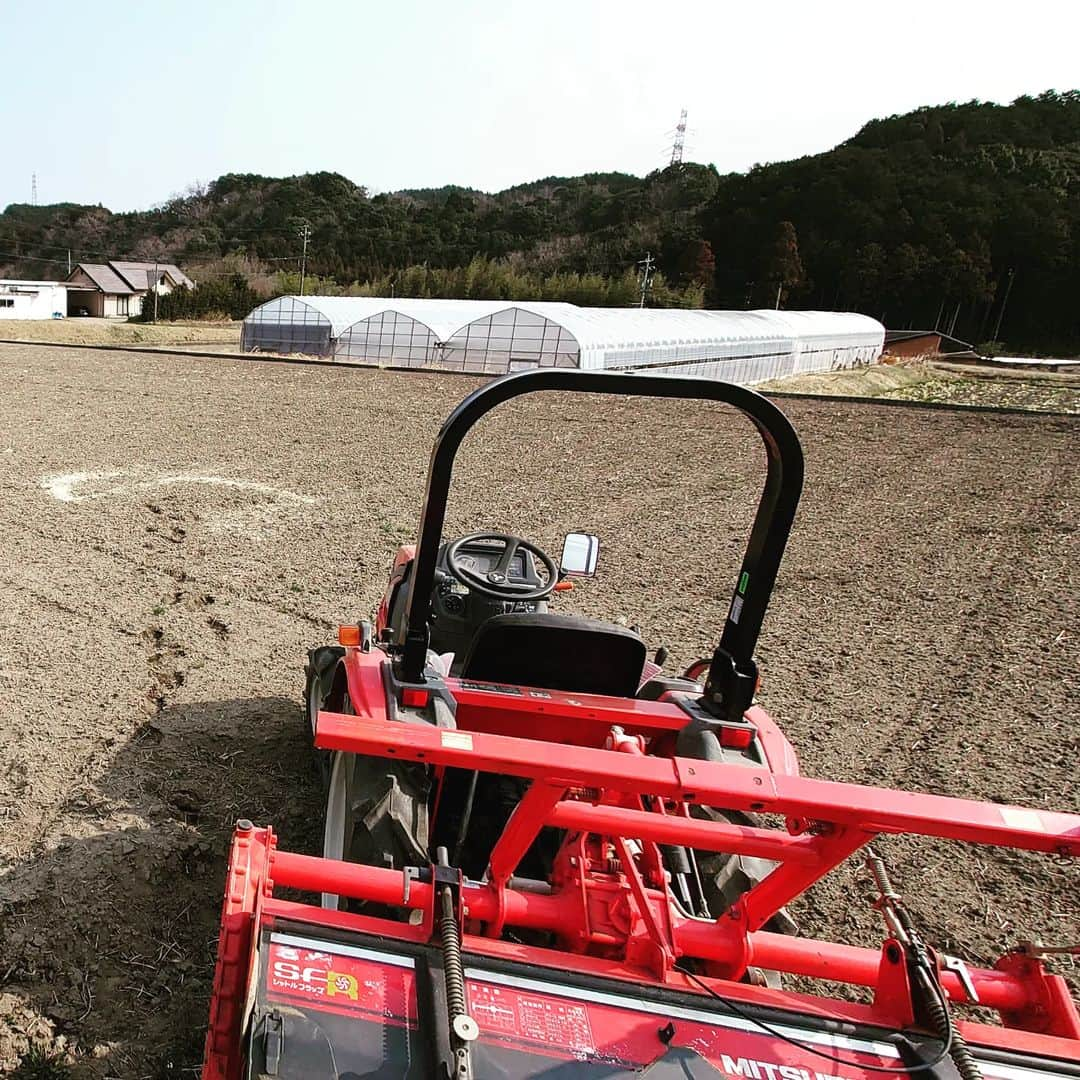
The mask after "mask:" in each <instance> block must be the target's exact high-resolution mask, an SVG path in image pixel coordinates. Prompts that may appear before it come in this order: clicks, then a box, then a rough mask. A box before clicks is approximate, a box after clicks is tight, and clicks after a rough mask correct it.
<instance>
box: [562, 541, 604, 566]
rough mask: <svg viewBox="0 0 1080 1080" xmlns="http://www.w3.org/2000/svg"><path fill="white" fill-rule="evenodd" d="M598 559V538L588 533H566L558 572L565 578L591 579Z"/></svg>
mask: <svg viewBox="0 0 1080 1080" xmlns="http://www.w3.org/2000/svg"><path fill="white" fill-rule="evenodd" d="M599 558H600V538H599V537H598V536H590V535H589V534H588V533H568V534H567V536H566V540H565V541H563V549H562V559H561V560H560V570H561V571H562V573H563V574H564V575H565V576H566V577H592V576H593V575H594V574H595V573H596V563H597V560H598V559H599Z"/></svg>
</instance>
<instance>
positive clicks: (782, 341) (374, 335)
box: [243, 296, 885, 383]
mask: <svg viewBox="0 0 1080 1080" xmlns="http://www.w3.org/2000/svg"><path fill="white" fill-rule="evenodd" d="M884 337H885V330H884V327H883V326H882V325H881V324H880V323H879V322H877V321H876V320H875V319H871V318H869V317H868V316H865V315H858V314H854V313H851V312H820V311H688V310H682V309H677V308H665V309H656V308H646V309H640V308H582V307H578V306H576V305H575V304H566V303H554V302H552V303H548V302H525V301H513V302H508V301H502V300H414V299H386V298H378V297H314V296H309V297H279V298H278V299H277V300H272V301H270V302H269V303H267V304H263V305H262V306H261V307H259V308H256V309H255V311H253V312H252V313H251V315H249V316H248V318H247V319H246V320H245V321H244V331H243V347H244V348H245V349H246V350H248V351H251V350H254V349H261V350H266V351H276V352H305V353H309V354H312V355H319V356H327V355H333V356H334V358H336V359H342V360H350V361H352V362H359V363H372V364H379V365H387V366H404V367H432V368H438V369H450V370H457V371H469V372H476V373H478V374H491V375H497V374H501V373H503V372H506V371H513V370H518V369H521V368H530V367H550V366H557V367H581V368H587V369H592V370H605V369H607V370H619V371H642V372H646V371H647V372H649V373H650V374H672V375H690V376H698V377H703V378H720V379H725V380H728V381H731V382H742V383H751V382H762V381H765V380H768V379H776V378H783V377H785V376H788V375H796V374H802V373H806V372H812V371H829V370H834V369H837V368H844V367H853V366H856V365H860V364H868V363H873V362H875V361H876V360H877V359H878V358H879V357H880V355H881V349H882V345H883V343H884Z"/></svg>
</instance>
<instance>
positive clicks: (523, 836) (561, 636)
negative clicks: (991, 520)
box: [203, 369, 1080, 1080]
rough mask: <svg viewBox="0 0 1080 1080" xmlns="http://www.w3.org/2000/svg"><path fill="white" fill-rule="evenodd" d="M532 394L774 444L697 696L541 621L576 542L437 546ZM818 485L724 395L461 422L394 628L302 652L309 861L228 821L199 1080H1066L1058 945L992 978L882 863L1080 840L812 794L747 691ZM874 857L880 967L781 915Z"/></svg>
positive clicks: (352, 632)
mask: <svg viewBox="0 0 1080 1080" xmlns="http://www.w3.org/2000/svg"><path fill="white" fill-rule="evenodd" d="M545 390H557V391H576V392H582V393H594V394H627V395H636V396H650V397H656V398H699V399H705V400H711V401H718V402H723V403H727V404H729V405H732V406H734V407H735V408H737V409H739V410H740V411H741V412H743V413H744V414H745V415H746V416H747V417H748V418H749V419H750V420H751V421H752V423H753V424H754V426H755V427H756V428H757V430H758V432H759V433H760V435H761V438H762V441H763V443H764V445H765V451H766V456H767V462H768V471H767V477H766V481H765V487H764V491H763V493H762V495H761V499H760V503H759V505H758V510H757V515H756V518H755V520H754V523H753V526H752V529H751V533H750V538H749V542H748V545H747V549H746V554H745V556H744V559H743V563H742V567H741V569H740V571H739V576H738V578H737V582H736V585H735V589H734V592H733V595H732V601H731V606H730V608H729V610H728V615H727V619H726V621H725V624H724V629H723V633H722V635H721V638H720V642H719V645H718V646H717V648H716V650H715V652H714V653H713V655H712V657H711V658H709V659H708V660H706V661H702V662H701V663H699V664H696V665H694V666H693V667H691V669H690V670H689V671H687V672H686V673H685V674H684V675H682V676H681V677H670V676H668V675H665V674H664V673H663V671H662V666H661V665H662V661H663V657H662V656H661V655H657V656H656V657H655V658H654V659H653V660H649V658H648V654H647V649H646V645H645V643H644V642H643V641H642V640H641V638H640V637H639V636H638V634H637V633H636V632H635V631H633V630H631V629H628V628H626V627H624V626H617V625H613V624H608V623H603V622H598V621H595V620H591V619H585V618H581V617H578V616H574V615H567V614H556V613H554V612H552V611H550V610H549V607H548V604H549V600H550V599H551V597H552V596H553V594H554V593H555V592H559V591H562V590H563V589H565V588H566V585H567V581H568V579H569V578H571V577H572V576H574V575H588V574H591V573H593V572H594V571H595V569H596V564H597V556H598V542H597V540H596V538H595V537H592V536H589V535H586V534H573V535H571V536H570V537H568V538H567V542H566V545H565V547H564V551H563V555H562V559H561V560H560V565H556V563H555V562H554V560H553V559H552V558H551V557H550V556H549V555H548V554H547V553H545V552H544V551H542V550H541V549H540V548H538V547H537V546H536V545H535V544H533V543H531V542H530V541H528V540H526V539H524V538H522V537H519V536H511V535H507V534H503V533H491V532H486V533H474V534H472V535H470V536H465V537H462V538H460V539H457V540H454V541H453V542H451V543H446V542H444V540H443V535H442V533H443V524H444V518H445V512H446V501H447V495H448V491H449V486H450V478H451V471H452V468H453V463H454V457H455V454H456V452H457V450H458V447H459V446H460V444H461V441H462V438H463V437H464V436H465V434H466V432H467V431H468V430H469V429H470V428H471V427H472V425H473V424H474V423H476V421H477V420H479V419H480V418H481V417H482V416H483V415H484V414H486V413H487V412H488V411H489V410H490V409H492V408H493V407H494V406H496V405H498V404H499V403H501V402H504V401H506V400H507V399H509V398H512V397H516V396H518V395H521V394H528V393H532V392H536V391H545ZM802 479H803V458H802V450H801V447H800V445H799V441H798V438H797V436H796V434H795V431H794V430H793V428H792V427H791V425H790V423H789V422H788V420H787V419H786V417H785V416H784V415H783V413H782V412H780V411H779V409H777V408H776V406H774V405H773V404H771V403H770V402H769V401H768V400H766V399H765V398H763V397H761V396H760V395H758V394H756V393H754V392H752V391H750V390H747V389H744V388H741V387H738V386H732V385H728V384H725V383H718V382H709V381H701V380H693V379H676V378H666V377H661V378H656V377H644V376H634V375H617V374H608V373H603V374H601V373H586V372H580V371H564V370H554V369H552V370H541V371H532V372H526V373H522V374H516V375H509V376H506V377H505V378H502V379H498V380H496V381H494V382H491V383H489V384H487V385H485V386H484V387H482V388H481V389H478V390H476V391H475V392H473V393H472V394H470V395H469V396H468V397H467V398H466V399H465V400H464V401H463V402H462V403H461V404H460V405H459V406H458V407H457V408H456V409H455V410H454V412H453V413H452V414H451V416H450V417H449V419H448V420H447V421H446V423H445V424H444V425H443V427H442V430H441V431H440V432H439V435H438V437H437V439H436V442H435V447H434V450H433V453H432V457H431V464H430V470H429V473H428V481H427V491H426V496H425V500H424V507H423V512H422V515H421V524H420V535H419V538H418V542H417V545H416V547H415V548H412V547H405V548H402V549H401V550H400V551H399V552H398V554H397V557H396V558H395V560H394V564H393V568H392V571H391V577H390V582H389V587H388V589H387V592H386V596H385V598H384V600H383V602H382V604H381V605H380V608H379V613H378V617H377V620H376V622H375V624H374V626H372V625H370V624H361V625H360V626H354V627H342V628H341V632H340V635H339V641H340V644H339V645H337V646H326V647H322V648H318V649H315V650H313V651H312V653H311V654H310V658H309V659H310V662H309V665H308V680H307V692H306V702H307V716H308V721H309V723H310V726H311V733H312V736H313V742H314V746H315V747H316V753H317V754H319V755H320V760H321V763H322V765H323V767H324V770H325V776H326V779H327V785H328V798H327V813H326V829H325V839H324V853H323V856H322V857H321V858H316V857H312V856H307V855H299V854H294V853H290V852H286V851H280V850H278V849H277V846H276V841H275V837H274V834H273V832H272V830H271V829H270V828H269V827H264V828H257V827H255V826H254V825H252V824H251V823H250V822H247V821H241V822H239V823H238V824H237V828H236V832H235V836H234V839H233V846H232V852H231V857H230V861H229V869H228V881H227V888H226V896H225V904H224V909H223V913H222V922H221V935H220V939H219V945H218V962H217V969H216V973H215V979H214V996H213V1000H212V1003H211V1014H210V1026H209V1032H208V1035H207V1041H206V1058H205V1064H204V1069H203V1076H204V1078H205V1080H218V1078H223V1080H224V1078H228V1080H235V1078H239V1077H256V1076H258V1077H262V1076H275V1077H283V1078H290V1080H291V1078H301V1077H304V1078H327V1080H329V1078H335V1080H337V1078H342V1080H344V1078H346V1077H348V1078H358V1077H380V1078H383V1077H385V1078H388V1080H389V1078H392V1077H408V1078H417V1080H419V1078H428V1077H439V1078H444V1080H449V1078H456V1080H466V1078H468V1077H477V1078H487V1077H532V1078H540V1077H544V1078H556V1077H571V1076H572V1077H596V1078H601V1077H603V1078H605V1080H612V1078H620V1077H638V1076H641V1077H650V1078H656V1080H660V1078H665V1077H670V1078H675V1077H695V1078H705V1077H717V1076H728V1077H742V1078H748V1080H826V1078H831V1077H844V1078H851V1080H870V1078H874V1077H880V1076H882V1075H883V1074H890V1073H891V1074H893V1075H901V1074H912V1075H913V1076H917V1077H926V1078H942V1080H945V1078H951V1080H955V1078H956V1077H961V1078H963V1080H975V1078H976V1077H979V1076H985V1077H994V1078H998V1080H1037V1078H1046V1077H1054V1078H1058V1080H1065V1078H1066V1077H1069V1078H1076V1077H1080V1065H1078V1063H1080V1017H1078V1014H1077V1009H1076V1005H1075V1003H1074V1002H1073V1001H1072V999H1071V998H1070V996H1069V993H1068V989H1067V986H1066V984H1065V982H1064V981H1063V980H1062V979H1061V978H1060V977H1059V976H1056V975H1053V974H1050V973H1048V972H1047V970H1046V969H1045V967H1044V964H1043V953H1044V952H1045V951H1046V950H1044V949H1042V948H1041V947H1040V946H1038V945H1037V944H1026V945H1022V946H1020V947H1018V948H1017V950H1016V951H1014V952H1011V953H1009V954H1008V955H1006V956H1004V957H1002V959H1001V960H999V961H998V962H997V964H996V965H995V966H994V967H993V968H992V969H982V968H976V967H973V966H969V965H966V964H965V963H963V962H962V961H960V960H959V959H957V958H955V957H950V956H947V955H945V954H944V953H941V952H939V951H936V950H934V949H933V948H931V947H930V946H929V945H928V944H927V943H925V942H924V941H923V940H922V939H921V937H920V935H919V933H918V929H917V927H916V926H915V924H914V922H913V920H912V919H911V917H910V915H909V914H908V912H907V911H906V909H905V908H904V906H903V904H902V902H901V900H900V898H899V896H897V895H896V893H895V892H894V891H893V888H892V885H891V884H890V882H889V879H888V873H887V871H886V869H885V866H884V864H883V863H882V862H881V860H880V859H878V858H876V856H874V854H873V853H872V852H871V851H870V849H869V848H868V847H867V845H868V844H870V842H871V841H873V839H874V838H875V837H876V836H878V835H880V834H889V833H910V834H921V835H925V836H933V837H943V838H949V839H953V840H961V841H967V842H970V843H976V844H990V845H998V846H1004V847H1012V848H1019V849H1027V850H1031V851H1041V852H1046V853H1049V854H1054V855H1057V856H1061V857H1076V856H1077V855H1078V854H1080V817H1077V816H1071V815H1068V814H1055V813H1048V812H1045V811H1040V810H1027V809H1021V808H1017V807H1009V806H1000V805H996V804H988V803H987V804H984V803H979V802H972V801H967V800H962V799H952V798H943V797H940V796H933V795H918V794H909V793H904V792H899V791H889V790H883V789H877V788H870V787H862V786H857V785H853V784H841V783H835V782H829V781H822V780H811V779H806V778H803V777H801V776H800V775H799V769H798V763H797V760H796V757H795V754H794V752H793V751H792V749H791V746H790V745H789V744H788V742H787V740H786V739H785V738H784V736H783V734H782V733H781V732H780V730H779V729H778V728H777V726H776V724H775V723H774V722H773V721H772V720H771V719H770V718H769V717H768V715H767V714H766V713H765V712H764V710H763V709H762V708H760V706H758V705H757V704H756V703H755V701H754V693H755V690H756V687H757V668H756V665H755V662H754V648H755V645H756V642H757V638H758V634H759V631H760V629H761V625H762V620H763V618H764V615H765V609H766V605H767V602H768V599H769V595H770V592H771V590H772V587H773V583H774V581H775V579H776V574H777V570H778V568H779V565H780V560H781V557H782V555H783V552H784V547H785V544H786V542H787V538H788V534H789V531H790V529H791V524H792V521H793V519H794V516H795V510H796V506H797V504H798V500H799V495H800V492H801V488H802ZM661 652H662V650H661ZM863 848H865V849H866V854H867V861H868V865H869V867H870V870H871V872H872V874H873V876H874V878H875V880H876V882H877V887H878V892H879V894H880V898H879V901H878V906H879V907H880V909H881V912H882V914H883V916H884V921H885V927H886V936H885V940H884V942H883V943H882V946H881V948H880V949H868V948H862V947H856V946H853V945H850V944H844V943H834V942H827V941H818V940H813V939H809V938H804V937H800V936H798V935H797V933H796V932H795V927H794V925H793V924H792V922H791V920H790V919H789V918H788V917H787V915H786V913H785V905H787V904H788V903H789V902H790V901H791V900H792V899H793V898H795V897H796V896H798V895H799V894H800V893H802V892H804V891H805V890H806V889H807V888H809V887H810V886H811V885H812V884H814V882H816V881H818V880H819V879H820V878H822V877H823V876H824V875H825V874H827V873H828V872H829V871H830V870H832V869H833V868H834V867H836V866H837V865H838V864H839V863H841V862H842V861H843V860H845V859H847V858H848V857H849V856H851V855H852V854H854V853H855V852H856V851H858V850H859V849H863ZM286 889H288V890H290V891H291V892H290V896H289V897H288V898H287V897H286V896H285V895H283V894H284V891H285V890H286ZM305 894H306V895H307V896H308V897H313V896H319V897H321V900H320V902H319V903H318V904H315V903H312V902H311V901H310V900H308V901H307V902H305V901H304V900H303V899H296V898H294V897H296V896H300V897H303V896H304V895H305ZM789 976H796V977H799V987H800V989H799V990H798V991H796V990H795V989H792V988H791V983H792V981H793V980H792V979H791V978H789ZM810 980H827V981H831V982H833V983H841V984H848V985H849V986H854V987H864V988H869V991H868V992H867V993H865V994H864V996H863V1000H862V1002H861V1003H856V1002H855V1001H854V1000H851V998H852V995H851V994H850V993H845V994H844V995H843V996H841V997H837V998H832V997H827V996H818V995H816V994H811V993H809V992H807V991H806V989H805V987H806V985H808V984H809V981H810ZM785 983H786V984H787V985H785ZM967 1006H980V1007H981V1008H982V1012H980V1013H979V1014H977V1015H978V1017H979V1019H972V1018H969V1019H965V1020H961V1019H958V1018H957V1015H956V1014H957V1011H958V1007H967ZM990 1014H996V1016H997V1019H998V1021H999V1022H997V1023H991V1022H989V1020H988V1016H989V1015H990ZM968 1015H969V1017H970V1016H971V1014H970V1012H969V1013H968Z"/></svg>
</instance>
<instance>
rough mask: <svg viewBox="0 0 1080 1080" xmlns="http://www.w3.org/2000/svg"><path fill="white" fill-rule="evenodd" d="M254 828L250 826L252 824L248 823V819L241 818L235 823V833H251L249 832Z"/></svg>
mask: <svg viewBox="0 0 1080 1080" xmlns="http://www.w3.org/2000/svg"><path fill="white" fill-rule="evenodd" d="M254 828H255V826H254V825H252V823H251V822H250V821H248V819H247V818H246V817H242V818H241V819H240V820H239V821H238V822H237V823H236V831H237V832H251V830H252V829H254Z"/></svg>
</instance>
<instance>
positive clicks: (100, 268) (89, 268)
mask: <svg viewBox="0 0 1080 1080" xmlns="http://www.w3.org/2000/svg"><path fill="white" fill-rule="evenodd" d="M80 270H81V271H82V272H83V273H84V274H85V275H86V276H87V277H88V278H89V279H90V280H91V281H92V282H93V283H94V284H95V285H96V286H97V287H98V288H99V289H100V290H101V291H102V292H103V293H111V294H113V295H119V296H130V295H131V294H132V293H133V292H134V291H135V290H134V289H132V288H131V286H130V285H128V283H127V282H126V281H125V280H124V279H123V278H122V277H121V276H120V275H119V274H118V273H117V272H116V271H115V270H114V269H113V268H112V267H111V266H109V265H107V264H106V263H79V265H78V266H76V267H75V269H74V270H72V271H71V274H77V273H78V272H79V271H80ZM71 274H69V275H68V280H69V281H70V280H71Z"/></svg>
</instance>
